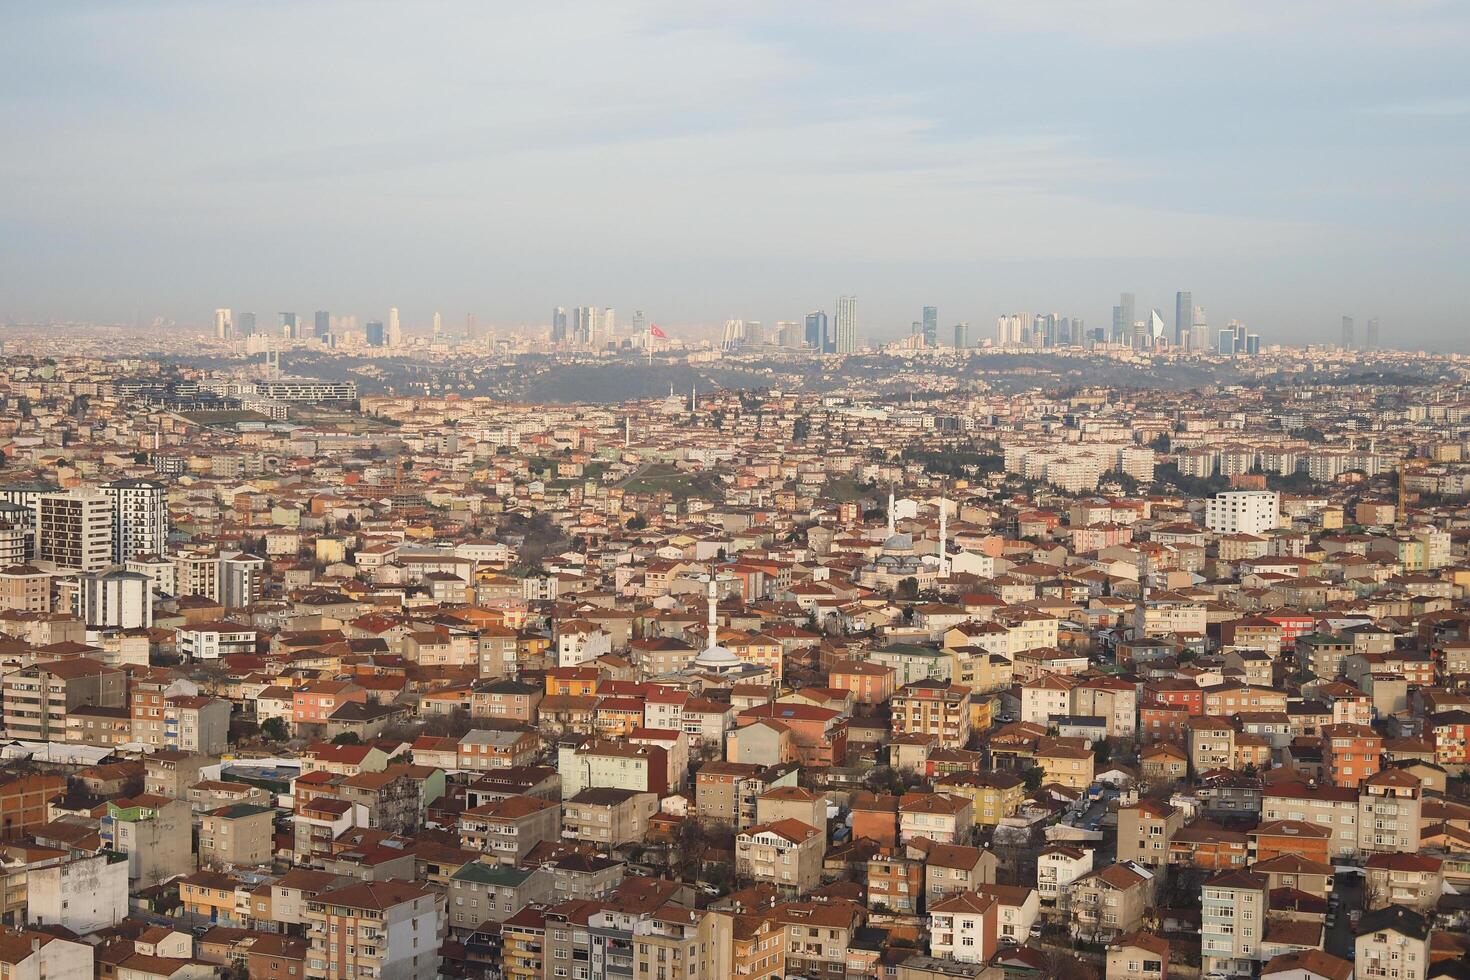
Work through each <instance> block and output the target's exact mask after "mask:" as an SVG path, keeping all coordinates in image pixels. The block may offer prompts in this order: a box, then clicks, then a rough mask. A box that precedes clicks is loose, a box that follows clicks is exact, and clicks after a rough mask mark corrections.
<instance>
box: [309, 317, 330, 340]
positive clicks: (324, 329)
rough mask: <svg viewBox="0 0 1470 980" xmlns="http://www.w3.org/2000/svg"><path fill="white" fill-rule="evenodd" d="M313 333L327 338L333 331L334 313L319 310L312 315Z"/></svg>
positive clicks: (323, 338) (324, 338)
mask: <svg viewBox="0 0 1470 980" xmlns="http://www.w3.org/2000/svg"><path fill="white" fill-rule="evenodd" d="M312 323H313V327H312V335H313V336H316V337H320V338H321V339H322V340H326V339H327V334H329V333H331V332H332V314H331V313H330V312H328V311H327V310H317V311H316V313H315V314H314V315H313V316H312Z"/></svg>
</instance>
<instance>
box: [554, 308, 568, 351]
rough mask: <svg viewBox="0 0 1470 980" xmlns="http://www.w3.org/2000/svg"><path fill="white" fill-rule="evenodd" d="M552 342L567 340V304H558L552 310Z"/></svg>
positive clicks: (560, 342) (562, 342) (564, 341)
mask: <svg viewBox="0 0 1470 980" xmlns="http://www.w3.org/2000/svg"><path fill="white" fill-rule="evenodd" d="M551 342H552V343H553V344H564V343H566V342H567V308H566V307H565V306H558V307H557V308H556V309H554V310H552V311H551Z"/></svg>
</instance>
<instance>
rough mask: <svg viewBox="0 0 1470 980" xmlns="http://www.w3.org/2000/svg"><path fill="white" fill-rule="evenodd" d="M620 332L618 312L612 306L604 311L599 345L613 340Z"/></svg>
mask: <svg viewBox="0 0 1470 980" xmlns="http://www.w3.org/2000/svg"><path fill="white" fill-rule="evenodd" d="M617 332H618V314H617V311H616V310H614V309H613V308H612V307H611V306H609V307H608V308H607V309H605V310H603V311H602V331H601V333H600V334H599V335H598V338H597V339H598V342H599V344H598V345H599V346H601V345H602V344H605V343H606V342H607V341H609V340H611V339H612V338H613V337H614V336H616V335H617Z"/></svg>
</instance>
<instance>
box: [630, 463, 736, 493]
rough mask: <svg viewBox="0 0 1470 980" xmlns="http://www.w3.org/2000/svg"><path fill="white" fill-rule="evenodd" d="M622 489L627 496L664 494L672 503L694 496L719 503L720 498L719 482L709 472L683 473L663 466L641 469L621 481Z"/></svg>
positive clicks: (656, 464) (666, 465)
mask: <svg viewBox="0 0 1470 980" xmlns="http://www.w3.org/2000/svg"><path fill="white" fill-rule="evenodd" d="M622 487H623V489H624V490H626V491H627V492H628V493H667V494H669V495H670V496H671V497H673V498H674V499H675V500H687V499H689V498H690V497H697V498H699V499H700V500H719V499H721V498H722V497H723V496H724V493H723V491H722V490H721V488H720V481H719V480H718V479H717V478H716V477H715V476H714V474H712V473H685V472H684V471H683V470H681V469H679V468H677V467H674V466H670V465H668V464H667V463H654V464H652V465H650V466H645V467H644V468H643V469H641V470H639V471H638V472H637V473H634V474H633V475H632V476H630V477H628V479H626V480H624V481H623V483H622Z"/></svg>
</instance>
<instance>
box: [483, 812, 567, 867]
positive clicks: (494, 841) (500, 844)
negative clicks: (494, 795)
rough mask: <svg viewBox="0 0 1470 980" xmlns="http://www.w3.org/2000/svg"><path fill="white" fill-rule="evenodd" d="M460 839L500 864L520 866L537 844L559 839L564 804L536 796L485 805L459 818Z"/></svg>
mask: <svg viewBox="0 0 1470 980" xmlns="http://www.w3.org/2000/svg"><path fill="white" fill-rule="evenodd" d="M459 837H460V841H461V842H462V843H463V844H464V846H465V847H468V848H471V849H473V850H476V851H480V852H482V853H484V854H487V855H490V856H492V857H494V859H495V860H497V861H499V862H500V863H501V864H510V865H515V864H519V863H520V862H521V859H522V858H524V857H525V856H526V855H527V854H529V853H530V852H531V849H532V848H533V847H535V846H536V845H537V844H539V843H541V842H542V841H554V840H558V839H560V837H561V804H560V803H553V802H551V801H550V800H542V799H538V798H536V797H534V796H507V797H505V798H504V799H501V800H496V801H495V802H493V803H485V804H482V805H481V806H477V807H474V808H472V809H469V810H466V811H465V812H463V813H461V814H460V815H459Z"/></svg>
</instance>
